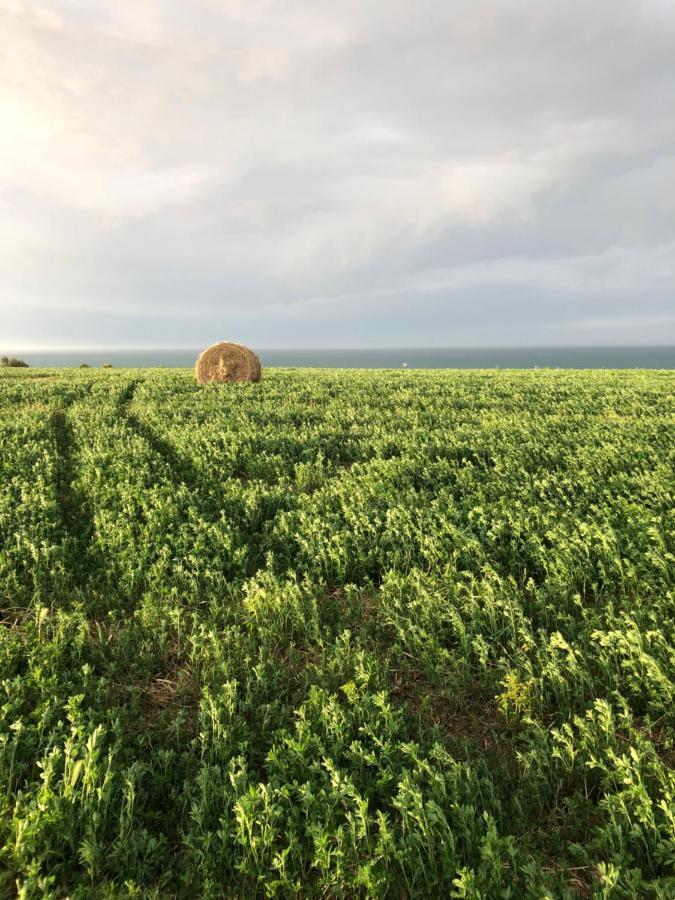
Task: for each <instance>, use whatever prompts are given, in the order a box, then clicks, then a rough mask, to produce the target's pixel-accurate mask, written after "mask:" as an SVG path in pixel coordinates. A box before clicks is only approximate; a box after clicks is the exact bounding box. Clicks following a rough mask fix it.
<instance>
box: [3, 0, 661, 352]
mask: <svg viewBox="0 0 675 900" xmlns="http://www.w3.org/2000/svg"><path fill="white" fill-rule="evenodd" d="M0 40H1V41H2V46H3V50H4V51H6V52H3V56H2V57H1V58H0V123H1V127H0V248H1V251H0V316H1V317H2V322H1V326H2V327H1V329H0V335H1V337H0V341H1V342H2V343H3V346H7V347H8V349H11V346H13V345H14V346H24V347H26V346H39V345H45V344H54V345H66V346H67V345H74V344H96V345H101V344H106V343H107V344H114V345H122V344H132V345H134V344H135V345H139V344H140V345H143V344H149V343H153V344H162V345H165V346H179V345H186V344H190V345H192V344H201V343H203V342H205V341H208V340H210V339H211V338H212V337H213V336H214V335H219V334H227V335H232V336H235V337H237V338H239V339H241V340H247V341H251V342H252V343H254V344H256V345H258V346H261V345H274V344H279V345H287V346H288V345H291V346H303V345H306V346H331V345H336V344H341V345H345V346H350V345H351V346H366V345H371V344H380V345H382V344H397V345H404V344H406V343H410V344H426V345H453V344H469V345H471V344H474V345H481V344H483V345H485V344H527V343H544V344H558V343H572V344H574V343H588V344H594V343H612V342H620V343H668V342H674V341H675V302H674V301H675V117H673V115H672V111H673V109H675V8H674V7H673V5H672V3H671V2H670V0H642V2H639V0H596V2H595V3H593V4H587V3H581V2H579V0H566V2H562V0H560V2H559V0H551V2H549V3H536V2H534V0H509V2H499V0H497V2H494V0H490V2H488V0H479V2H476V0H474V2H472V3H464V4H449V3H447V2H440V0H439V2H435V0H421V2H417V3H412V2H410V0H406V2H403V0H389V2H387V3H383V2H379V0H378V2H372V3H368V4H364V3H360V2H352V0H349V2H343V3H341V4H327V3H321V2H319V3H317V2H311V3H310V2H292V0H289V2H274V0H247V2H243V0H241V2H239V0H231V2H230V0H195V2H192V3H190V4H185V3H179V2H177V0H176V2H167V0H161V2H160V0H137V2H135V3H133V4H132V3H122V4H102V3H94V2H87V3H84V2H66V0H54V2H52V3H51V4H50V5H49V9H48V10H45V9H42V10H36V8H35V4H30V3H28V2H22V0H0Z"/></svg>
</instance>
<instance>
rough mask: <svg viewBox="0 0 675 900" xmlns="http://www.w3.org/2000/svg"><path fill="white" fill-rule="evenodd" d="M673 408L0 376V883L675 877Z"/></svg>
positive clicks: (329, 380) (440, 383)
mask: <svg viewBox="0 0 675 900" xmlns="http://www.w3.org/2000/svg"><path fill="white" fill-rule="evenodd" d="M673 396H675V372H665V371H661V372H658V371H651V372H645V371H630V372H629V371H624V372H606V371H586V372H573V371H529V372H525V371H521V372H519V371H464V372H453V371H445V372H440V371H426V372H425V371H369V372H366V371H339V370H292V369H279V370H271V371H266V372H265V375H264V378H263V381H262V382H261V383H260V384H241V385H208V386H206V387H199V386H197V385H196V384H195V383H194V377H193V375H192V373H191V372H189V371H181V370H161V369H156V370H115V369H113V370H98V371H96V370H93V369H92V370H87V369H82V370H33V369H24V370H7V371H6V372H3V373H2V374H0V598H1V602H2V606H1V608H0V681H1V685H2V691H1V696H0V895H1V896H8V897H12V896H19V897H23V898H33V897H40V898H43V897H46V898H49V897H54V898H58V897H71V898H96V897H106V898H115V897H155V898H165V897H166V898H171V897H190V898H192V897H228V898H235V897H237V898H239V897H242V898H256V897H260V898H263V897H301V898H310V897H316V898H337V897H350V898H351V897H393V898H398V900H408V898H413V897H420V898H422V897H424V898H426V897H429V898H436V897H469V898H506V897H511V898H530V897H531V898H546V897H548V898H558V897H562V898H564V897H569V898H576V897H590V896H597V897H612V898H614V897H617V898H619V897H639V898H664V900H666V898H672V897H673V896H675V879H674V878H673V872H674V868H675V776H674V774H673V763H674V762H675V749H674V747H675V745H674V738H675V703H674V700H675V698H674V691H673V685H674V681H675V677H674V671H675V590H674V585H673V580H674V578H673V576H674V572H675V540H674V538H675V514H674V503H673V497H674V494H675V480H674V477H673V475H674V467H673V463H674V462H675V416H674V408H673Z"/></svg>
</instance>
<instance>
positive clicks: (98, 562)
mask: <svg viewBox="0 0 675 900" xmlns="http://www.w3.org/2000/svg"><path fill="white" fill-rule="evenodd" d="M50 424H51V428H52V433H53V436H54V444H55V446H56V458H55V487H56V498H57V501H58V504H59V509H60V513H61V521H62V523H63V528H64V531H65V533H66V535H67V537H68V538H70V540H69V541H68V542H67V543H66V548H67V549H66V550H65V553H64V562H65V566H66V571H67V573H68V575H69V576H70V578H71V581H72V587H73V589H75V590H84V589H85V588H86V587H87V586H88V584H89V580H90V579H89V574H90V572H92V571H95V570H96V569H97V568H99V567H101V566H102V565H103V564H104V563H103V560H102V558H101V555H100V552H99V551H96V550H95V549H94V547H93V546H92V538H93V536H94V534H95V531H96V523H95V519H94V510H93V506H92V504H91V501H90V499H89V497H88V496H87V495H86V494H85V493H84V491H82V490H81V489H80V488H79V487H78V486H77V465H76V461H75V455H76V450H75V448H76V445H77V442H76V438H75V432H74V430H73V426H72V424H71V422H70V420H69V418H68V413H67V409H66V408H63V407H59V408H58V409H56V410H54V412H53V413H52V415H51V420H50Z"/></svg>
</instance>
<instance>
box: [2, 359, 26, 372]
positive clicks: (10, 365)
mask: <svg viewBox="0 0 675 900" xmlns="http://www.w3.org/2000/svg"><path fill="white" fill-rule="evenodd" d="M0 367H2V368H3V369H27V368H28V363H27V362H24V361H23V360H22V359H17V358H16V357H15V356H1V357H0Z"/></svg>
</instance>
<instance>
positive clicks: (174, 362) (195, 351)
mask: <svg viewBox="0 0 675 900" xmlns="http://www.w3.org/2000/svg"><path fill="white" fill-rule="evenodd" d="M200 349H201V348H184V349H178V350H177V349H172V350H158V349H155V350H152V349H148V350H122V349H120V350H58V351H46V350H44V351H43V350H40V351H37V350H36V351H31V350H26V351H23V352H22V351H20V350H16V351H13V352H12V353H11V354H9V353H8V354H6V355H11V356H17V357H19V358H20V359H24V360H25V361H26V362H27V363H28V364H29V365H30V366H36V367H44V368H54V367H62V366H79V365H81V364H82V363H87V364H88V365H90V366H102V365H104V364H105V363H110V364H111V365H113V366H114V367H115V368H148V367H160V366H161V367H166V368H191V367H192V366H193V365H194V363H195V360H196V359H197V356H198V355H199V353H200ZM252 349H253V350H255V351H256V353H258V355H259V356H260V358H261V360H262V364H263V366H266V367H279V366H282V367H303V368H306V367H311V368H337V369H406V368H408V369H675V347H480V348H478V347H469V348H465V347H462V348H460V347H442V348H424V347H390V348H386V349H375V350H373V349H362V350H339V349H335V350H325V349H320V350H308V349H299V350H278V349H275V350H273V349H265V348H264V347H261V348H257V347H252ZM3 355H4V351H3Z"/></svg>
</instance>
